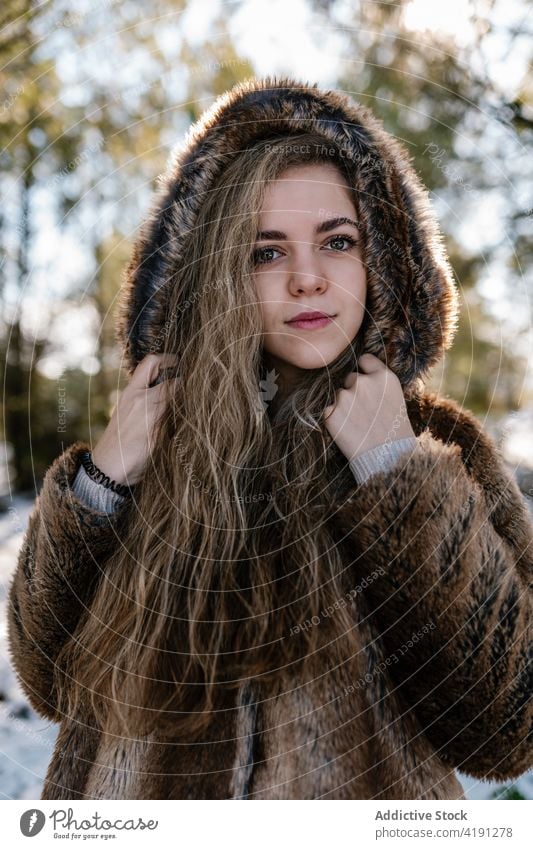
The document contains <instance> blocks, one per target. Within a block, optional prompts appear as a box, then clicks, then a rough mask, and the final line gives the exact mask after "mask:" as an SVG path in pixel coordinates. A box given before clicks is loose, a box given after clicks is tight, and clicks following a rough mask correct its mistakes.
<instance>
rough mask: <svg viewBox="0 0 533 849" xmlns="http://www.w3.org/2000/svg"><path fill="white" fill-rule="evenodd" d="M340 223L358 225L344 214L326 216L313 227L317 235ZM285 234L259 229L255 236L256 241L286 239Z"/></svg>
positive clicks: (332, 228)
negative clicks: (331, 216) (325, 218)
mask: <svg viewBox="0 0 533 849" xmlns="http://www.w3.org/2000/svg"><path fill="white" fill-rule="evenodd" d="M342 224H351V225H352V226H353V227H357V228H358V227H359V224H358V223H357V221H354V220H353V218H347V217H346V216H344V215H343V216H340V217H339V218H328V220H327V221H321V222H320V224H317V226H316V227H315V233H316V234H317V235H318V234H319V233H326V232H327V231H328V230H334V229H335V228H336V227H340V226H341V225H342ZM286 238H287V234H286V233H283V232H282V231H281V230H260V231H259V233H258V234H257V236H256V241H259V240H263V239H286Z"/></svg>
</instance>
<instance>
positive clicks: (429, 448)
mask: <svg viewBox="0 0 533 849" xmlns="http://www.w3.org/2000/svg"><path fill="white" fill-rule="evenodd" d="M305 128H311V129H314V130H316V129H319V130H321V131H322V132H323V134H324V136H325V137H326V139H327V138H332V139H333V138H335V139H336V140H337V141H339V140H340V141H342V143H343V144H344V146H345V148H346V149H347V150H349V151H351V154H352V161H353V165H354V183H355V184H356V185H357V187H358V190H359V192H360V197H361V198H362V204H361V210H360V214H361V216H362V218H363V221H364V224H365V232H366V234H367V236H366V239H367V241H366V256H367V259H368V277H367V283H368V287H369V295H370V296H371V298H372V305H373V309H374V315H375V319H376V325H375V327H371V328H370V329H369V331H368V340H367V341H368V344H367V345H366V350H368V351H370V352H372V353H374V352H375V353H378V352H379V353H380V355H381V356H382V355H383V352H382V345H383V341H384V342H385V346H386V352H387V364H388V365H389V367H390V368H391V369H392V370H394V371H395V373H396V374H398V376H399V377H400V380H401V382H402V385H403V387H404V389H405V395H406V400H407V410H408V414H409V418H410V421H411V424H412V426H413V429H414V431H415V434H416V435H417V436H418V445H417V448H416V450H415V453H414V454H413V455H412V456H411V457H408V458H407V457H404V458H403V459H401V460H400V461H398V462H397V463H396V465H395V466H394V468H393V469H390V470H389V471H386V472H380V473H378V474H375V475H374V476H372V477H371V478H370V479H369V480H367V481H366V482H365V483H364V484H362V485H358V484H356V482H355V480H354V483H353V488H352V490H351V492H350V494H349V496H348V498H347V499H346V500H343V501H342V502H341V503H339V505H338V509H337V510H336V511H334V512H333V515H332V517H331V518H330V519H329V520H328V521H329V522H330V523H331V528H332V531H333V533H334V534H335V538H336V540H337V542H338V545H339V546H340V547H341V550H342V552H343V553H344V556H345V558H346V566H347V569H349V570H350V574H351V575H352V576H353V592H350V593H349V594H348V595H347V597H346V598H345V599H339V604H349V605H351V607H352V609H353V614H354V624H355V625H356V626H357V633H358V635H359V637H360V651H359V652H358V653H357V655H356V656H354V657H353V658H352V663H351V664H344V665H343V666H342V668H339V667H335V666H334V665H332V666H331V668H328V665H327V663H326V662H325V661H324V659H323V653H321V666H320V668H317V670H316V675H314V676H313V677H312V680H311V681H310V682H309V683H306V684H305V685H302V684H299V682H297V681H295V683H294V688H293V689H292V690H291V691H290V692H277V690H276V688H275V686H273V685H270V686H269V687H268V688H266V687H265V686H264V685H262V686H261V687H260V686H259V685H256V684H253V685H249V684H247V685H245V686H244V685H243V686H242V687H241V689H240V691H239V692H238V695H237V698H236V700H235V701H233V703H228V704H226V703H221V704H220V705H219V707H220V708H225V710H219V711H217V712H216V713H215V714H214V716H215V720H214V721H213V723H212V725H211V726H210V728H209V732H208V734H207V735H206V738H205V740H204V741H203V742H202V744H201V745H190V744H188V743H187V741H183V740H175V739H167V740H165V741H161V740H152V739H150V738H135V737H134V738H131V737H129V736H125V737H123V738H122V739H118V740H117V739H114V738H111V739H109V738H106V737H104V735H101V734H100V733H99V732H98V731H96V730H95V729H94V723H93V722H92V720H91V716H90V715H87V716H75V717H69V716H62V715H60V714H59V713H58V711H57V706H56V705H57V703H56V694H55V693H54V690H53V688H52V669H53V666H54V662H55V659H56V657H57V655H58V652H59V649H60V648H61V646H62V645H63V644H64V642H65V641H66V640H67V639H68V638H69V637H70V636H71V635H72V634H73V633H74V632H75V629H76V625H77V622H78V620H79V618H80V615H81V613H82V611H83V610H84V608H85V607H86V606H88V605H90V603H91V597H92V594H93V592H94V589H95V586H96V582H97V581H98V579H99V576H100V575H101V574H102V570H103V569H104V567H105V560H106V557H107V556H108V555H109V552H110V551H111V550H112V549H113V548H114V546H117V545H119V544H120V536H121V522H122V521H123V518H124V514H123V513H121V512H119V513H116V514H113V515H106V514H103V513H98V512H96V511H94V510H91V509H90V508H89V507H87V506H85V505H84V504H83V503H81V501H79V500H78V499H77V498H76V496H75V495H74V494H73V492H72V490H71V489H70V488H69V483H71V482H72V480H73V478H74V476H75V474H76V471H77V469H78V467H79V462H80V461H79V455H80V452H81V451H82V450H83V449H84V448H87V447H89V446H88V444H86V443H82V442H77V443H74V444H73V445H71V446H69V447H68V448H67V450H66V451H65V452H64V453H63V454H62V455H61V456H60V457H58V458H57V459H56V460H55V461H54V462H53V463H52V465H51V467H50V468H49V470H48V471H47V474H46V476H45V479H44V482H43V486H42V490H41V492H40V494H39V497H38V499H37V502H36V505H35V509H34V511H33V513H32V516H31V518H30V523H29V528H28V531H27V533H26V536H25V539H24V544H23V547H22V550H21V552H20V557H19V562H18V568H17V570H16V574H15V576H14V579H13V582H12V585H11V588H10V607H9V641H10V651H11V655H12V659H13V663H14V665H15V668H16V670H17V673H18V676H19V678H20V682H21V685H22V687H23V688H24V690H25V692H26V693H27V696H28V698H29V700H30V702H31V704H32V705H33V707H34V708H35V709H36V710H37V711H38V712H39V713H40V714H42V715H43V716H45V717H48V718H49V719H50V720H52V721H53V722H58V723H60V729H59V734H58V738H57V743H56V747H55V751H54V754H53V757H52V760H51V763H50V766H49V769H48V773H47V776H46V782H45V787H44V790H43V794H42V798H43V799H78V798H91V799H92V798H94V799H96V798H114V799H119V798H128V799H150V798H153V799H169V798H176V799H178V798H180V799H211V798H213V799H215V798H216V799H221V798H248V799H261V798H262V799H278V798H279V799H318V798H330V799H456V798H463V794H462V789H461V785H460V784H459V781H458V779H457V777H456V775H455V769H456V768H457V769H461V770H462V771H464V772H466V773H468V774H471V775H473V776H476V777H486V778H494V779H507V778H514V777H516V776H518V775H520V774H521V773H522V772H524V771H525V770H527V769H529V768H530V767H532V766H533V750H532V715H533V709H532V702H531V691H532V667H531V623H532V611H533V599H532V592H531V581H532V576H533V527H532V523H531V520H530V517H529V514H528V511H527V508H526V505H525V503H524V500H523V498H522V496H521V494H520V492H519V490H518V488H517V486H516V484H515V482H514V480H513V479H512V478H511V476H510V475H509V473H508V472H507V471H506V469H505V467H504V464H503V462H502V459H501V457H500V455H499V452H498V450H497V448H496V446H495V445H494V443H493V442H492V441H491V439H490V438H489V437H488V436H487V435H486V434H485V433H484V432H483V429H482V428H481V426H480V424H479V422H478V421H477V420H476V418H475V417H474V416H473V415H472V414H471V413H469V412H468V411H463V410H461V409H460V407H459V406H458V404H456V403H455V402H454V401H452V400H449V399H444V398H441V397H438V396H437V395H436V394H432V393H428V392H426V391H425V390H424V388H423V383H422V380H421V377H422V375H424V374H425V372H426V371H427V370H428V369H429V368H430V366H431V365H433V364H434V363H435V362H436V361H437V360H438V358H439V357H440V356H441V355H442V352H443V350H444V349H445V348H446V347H447V346H448V345H449V344H450V342H451V338H452V335H453V327H454V320H455V315H456V309H457V296H456V292H455V288H454V284H453V281H452V277H451V274H450V270H449V267H448V265H447V262H446V260H445V259H444V258H443V255H442V252H441V249H440V244H439V239H440V237H439V235H438V230H437V227H436V224H435V222H434V220H433V217H432V214H431V211H430V209H429V206H428V205H427V199H426V196H425V193H424V192H423V190H422V188H421V187H420V185H419V183H418V181H417V178H416V175H415V174H414V171H413V170H412V169H411V167H410V165H409V163H408V161H407V159H406V157H405V155H404V153H403V152H402V150H401V148H400V147H399V146H398V145H397V144H396V142H395V141H394V139H392V138H391V137H390V136H388V135H387V134H386V133H385V131H384V130H383V129H382V127H381V125H380V124H379V122H378V121H377V120H376V119H375V118H374V117H373V116H372V115H371V114H370V113H369V112H368V111H367V110H365V109H364V108H363V107H361V106H359V105H357V104H354V103H353V102H352V101H349V100H348V99H346V98H344V97H341V96H340V95H338V94H336V93H334V92H321V91H320V90H318V89H316V88H314V87H312V88H311V87H308V86H303V85H301V84H299V83H296V82H294V81H292V80H281V81H280V80H275V79H274V80H273V81H272V80H269V79H266V80H262V81H249V82H247V83H246V84H244V85H241V86H238V87H236V89H234V90H232V91H231V92H229V93H228V94H227V95H225V96H224V97H223V98H221V99H220V100H219V101H218V102H217V103H216V104H215V106H214V107H213V109H212V111H211V113H210V114H208V115H206V116H204V118H203V119H202V121H201V122H199V124H198V125H197V126H196V127H195V128H194V129H193V130H192V131H191V135H190V137H189V139H188V142H187V144H186V145H185V146H184V147H183V149H182V151H181V153H180V154H179V156H178V157H177V158H176V160H175V161H174V163H173V165H172V166H171V168H170V170H169V174H168V176H167V181H166V184H165V186H164V188H163V191H162V193H161V196H160V198H159V200H158V201H157V203H156V204H155V206H154V209H153V211H152V214H151V218H150V220H149V222H148V223H147V225H146V226H145V228H144V230H143V233H142V234H141V236H140V238H139V239H138V242H137V245H136V248H135V252H134V258H133V260H132V263H131V265H130V268H129V271H128V277H127V280H126V283H125V285H124V288H123V296H122V305H121V314H120V318H119V330H118V333H119V338H120V340H121V341H122V343H123V346H124V351H125V354H126V358H127V363H128V368H129V369H130V371H132V370H133V368H134V367H135V365H136V363H137V362H138V361H139V360H140V359H141V358H142V357H143V356H144V354H145V353H147V352H148V351H149V350H157V349H158V347H157V346H158V340H159V339H160V336H161V328H162V326H163V323H164V315H165V281H166V280H168V279H170V277H171V275H172V272H173V269H175V267H176V265H177V263H179V247H180V235H181V234H182V233H183V232H184V230H186V229H189V228H190V226H191V224H192V222H193V220H194V214H195V205H196V204H198V203H200V202H201V191H200V190H201V189H202V187H203V188H204V190H205V187H206V185H208V184H209V182H210V181H211V180H212V179H213V177H214V176H215V175H216V173H217V169H219V168H220V167H222V166H223V162H224V157H225V156H227V155H228V154H229V153H230V152H231V151H232V150H238V149H241V148H242V147H243V145H244V143H245V142H246V140H248V139H251V138H253V137H256V136H257V135H258V134H259V133H265V134H272V132H274V131H275V132H278V133H280V134H282V133H284V132H287V131H289V132H290V131H291V130H295V129H298V130H299V129H305ZM379 163H381V164H382V165H386V167H377V166H378V165H379ZM383 232H386V233H387V234H390V236H391V237H392V239H393V241H392V242H390V243H389V244H388V246H387V243H386V240H383V239H381V238H380V235H379V234H380V233H381V234H383ZM387 238H388V237H387ZM324 615H334V612H332V611H330V612H328V611H324ZM302 627H312V623H307V624H305V623H303V624H302ZM68 674H69V671H68V669H65V670H62V675H63V676H64V686H68Z"/></svg>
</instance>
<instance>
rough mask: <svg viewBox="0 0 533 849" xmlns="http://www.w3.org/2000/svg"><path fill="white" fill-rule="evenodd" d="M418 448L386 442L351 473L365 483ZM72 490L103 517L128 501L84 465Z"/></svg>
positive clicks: (353, 463)
mask: <svg viewBox="0 0 533 849" xmlns="http://www.w3.org/2000/svg"><path fill="white" fill-rule="evenodd" d="M415 445H416V437H414V436H407V437H405V438H404V439H397V440H395V441H394V442H385V443H383V444H382V445H378V446H377V447H376V448H371V449H370V451H365V452H364V454H360V455H359V456H358V457H355V458H354V459H353V460H350V462H349V466H350V469H351V470H352V472H353V475H354V477H355V479H356V481H357V482H358V483H364V482H365V481H366V480H367V479H368V478H369V477H370V476H371V475H373V474H375V473H376V472H382V471H386V470H387V469H390V468H392V466H394V464H395V463H396V461H397V460H398V459H399V457H400V456H401V455H402V454H403V453H404V452H405V451H410V450H412V449H413V448H414V447H415ZM72 490H73V492H74V493H75V495H77V497H78V498H79V499H80V501H83V502H84V503H85V504H87V505H88V506H89V507H92V508H93V509H94V510H99V511H100V512H102V513H114V512H115V511H116V510H118V509H120V507H121V506H122V505H123V504H124V502H125V501H127V500H128V499H127V496H124V495H119V494H118V493H116V492H113V491H112V490H111V489H108V488H107V487H105V486H104V485H103V484H101V483H97V482H96V481H93V480H92V478H90V477H89V475H88V474H87V472H86V471H85V469H84V467H83V466H81V465H80V468H79V469H78V472H77V474H76V477H75V478H74V480H73V482H72Z"/></svg>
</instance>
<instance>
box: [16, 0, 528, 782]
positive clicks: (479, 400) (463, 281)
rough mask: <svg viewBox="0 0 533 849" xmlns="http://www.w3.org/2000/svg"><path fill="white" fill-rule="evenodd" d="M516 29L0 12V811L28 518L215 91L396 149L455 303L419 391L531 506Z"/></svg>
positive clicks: (416, 10)
mask: <svg viewBox="0 0 533 849" xmlns="http://www.w3.org/2000/svg"><path fill="white" fill-rule="evenodd" d="M531 14H532V7H531V4H529V3H527V2H526V0H479V2H468V0H447V1H446V3H443V4H439V3H436V2H435V3H434V2H432V0H394V2H357V0H292V2H288V0H268V2H264V0H236V2H231V0H230V2H222V0H208V2H207V0H182V1H181V2H180V0H152V2H150V3H145V2H144V3H143V2H141V0H68V2H67V0H44V2H42V1H41V2H36V0H3V2H2V4H1V6H0V83H1V85H0V175H1V186H0V192H1V202H0V348H1V353H2V357H1V363H2V375H1V377H2V400H3V416H2V425H1V427H2V432H1V433H0V447H1V448H2V451H1V452H0V512H2V508H3V511H4V515H3V516H0V752H1V753H2V757H1V758H0V798H17V799H20V798H25V799H38V798H39V795H40V791H41V787H42V779H43V775H44V772H45V770H46V766H47V763H48V761H49V758H50V755H51V751H52V747H53V744H54V738H55V735H56V733H57V728H54V727H46V722H45V721H44V720H43V719H42V718H41V717H38V716H37V715H36V714H35V713H34V712H33V710H32V709H31V708H30V706H29V705H28V703H27V701H26V698H25V696H24V694H23V693H22V692H21V690H20V687H19V685H18V683H17V681H16V679H15V677H14V673H13V669H12V668H11V667H10V664H9V660H8V652H7V645H6V627H5V613H6V604H7V596H6V591H7V585H8V581H9V580H10V577H11V575H12V573H13V569H14V566H15V564H16V559H17V555H18V552H19V550H20V546H21V543H22V536H23V533H24V530H25V527H26V525H27V521H28V516H29V513H30V510H31V508H32V505H33V501H34V499H35V495H36V493H37V491H38V490H39V489H40V485H41V482H42V477H43V475H44V473H45V471H46V469H47V468H48V466H49V465H50V463H51V462H52V460H53V459H54V458H55V457H57V456H58V455H59V454H60V453H61V452H62V450H63V449H64V448H65V447H66V446H67V445H69V444H71V443H72V442H74V441H76V440H78V439H83V440H87V441H89V442H93V443H94V442H96V441H97V440H98V438H99V436H100V433H101V431H102V430H103V428H104V427H105V426H106V424H107V422H108V420H109V417H110V415H111V412H112V409H113V407H114V405H115V402H116V398H117V392H120V391H121V389H122V388H123V386H124V381H125V375H124V374H123V373H122V371H121V363H120V354H119V351H118V347H117V345H116V340H115V333H114V315H115V307H116V297H117V293H118V290H119V287H120V284H121V280H122V274H123V271H124V267H125V264H126V262H127V260H128V258H129V254H130V249H131V243H132V239H133V237H134V236H135V234H136V231H137V228H138V227H139V224H140V222H141V220H142V219H143V217H144V215H145V213H146V212H147V209H148V207H149V204H150V200H151V196H152V193H153V191H154V189H155V188H156V186H157V181H158V175H159V174H161V173H162V172H163V171H164V169H165V166H166V163H167V159H168V157H169V155H170V152H171V150H172V148H173V147H174V145H175V144H176V143H177V142H179V141H180V140H181V139H182V138H183V136H184V134H185V133H186V131H187V128H188V127H189V125H190V123H191V122H192V121H194V120H196V119H197V118H198V117H199V116H200V114H201V113H202V112H203V111H204V109H206V108H207V107H208V106H210V104H211V103H212V102H213V100H214V99H215V98H216V97H217V96H218V95H219V94H221V93H222V92H224V91H226V90H227V89H228V88H230V87H231V86H232V85H234V84H235V83H236V82H238V81H240V80H244V79H247V78H248V77H250V76H253V75H257V76H260V75H264V74H273V73H276V74H290V75H294V76H296V77H297V78H299V79H302V80H304V81H307V82H309V83H315V82H316V83H318V84H319V85H320V86H321V87H324V88H333V89H337V90H343V91H345V92H347V93H349V94H350V95H351V96H352V97H353V98H354V99H355V100H358V101H360V102H361V103H364V104H366V105H367V106H369V107H370V108H371V109H372V110H373V111H374V112H375V113H376V115H377V116H378V117H380V118H381V119H382V120H383V122H384V124H385V127H386V128H387V130H389V132H391V133H392V134H394V135H395V136H396V137H397V138H398V139H400V140H401V141H402V142H403V143H404V144H405V145H406V147H407V148H408V150H409V153H410V154H411V156H412V159H413V164H414V166H415V168H416V170H417V171H418V173H419V174H420V176H421V177H422V179H423V181H424V182H425V184H426V185H427V187H428V188H429V190H430V197H431V199H432V201H433V204H434V206H435V209H436V212H437V214H438V217H439V220H440V222H441V227H442V231H443V233H444V237H445V241H446V245H447V248H448V252H449V255H450V259H451V262H452V266H453V268H454V272H455V275H456V278H457V282H458V286H459V290H460V293H461V307H462V309H461V320H460V326H459V329H458V332H457V335H456V338H455V343H454V345H453V347H452V349H451V351H449V352H448V354H447V355H446V357H445V359H444V361H443V362H442V365H440V366H439V367H438V368H437V369H435V371H434V373H433V375H432V377H431V381H430V387H431V388H434V389H435V390H437V391H439V392H440V393H441V394H444V395H449V396H451V397H453V398H455V399H456V400H457V401H459V403H460V404H462V405H463V407H466V408H468V409H470V410H472V411H473V412H474V413H475V414H476V415H477V416H478V417H479V418H480V420H481V421H482V423H483V425H484V427H485V428H486V429H487V430H488V431H489V432H490V433H491V435H493V436H494V437H495V438H496V439H497V442H498V444H499V445H500V446H501V447H502V450H503V454H504V458H505V459H506V461H507V462H508V464H509V466H510V468H512V470H513V473H514V474H515V475H516V477H517V480H518V483H519V485H520V486H521V488H522V491H523V492H524V495H525V496H526V497H528V498H530V497H532V496H533V376H532V373H531V368H530V364H531V349H532V345H531V338H532V335H531V325H532V305H531V303H532V298H531V295H532V291H533V274H532V263H531V260H532V258H533V238H532V229H531V223H532V220H533V160H532V157H531V141H532V135H533V73H532V69H531V54H532V44H533V41H532V28H533V24H532V21H531ZM528 154H529V155H528ZM529 503H530V504H533V501H531V500H530V501H529ZM462 780H463V784H464V787H465V790H466V792H467V797H468V798H487V797H489V796H490V795H492V796H494V797H496V798H514V799H523V798H533V772H531V773H528V774H527V775H525V776H523V777H521V778H520V779H519V780H517V781H516V782H514V783H513V784H512V785H510V786H506V785H494V784H492V783H490V782H484V781H482V780H479V781H478V780H476V779H473V778H466V777H464V776H463V777H462Z"/></svg>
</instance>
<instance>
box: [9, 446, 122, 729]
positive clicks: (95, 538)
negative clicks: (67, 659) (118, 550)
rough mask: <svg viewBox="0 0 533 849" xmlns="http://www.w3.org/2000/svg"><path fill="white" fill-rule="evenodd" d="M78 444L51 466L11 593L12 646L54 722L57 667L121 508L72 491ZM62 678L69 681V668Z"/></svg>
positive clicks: (21, 672) (40, 707)
mask: <svg viewBox="0 0 533 849" xmlns="http://www.w3.org/2000/svg"><path fill="white" fill-rule="evenodd" d="M87 448H89V446H88V445H87V444H86V443H84V442H76V443H73V444H72V445H71V446H69V447H68V448H67V449H66V450H65V451H64V452H63V453H62V454H61V455H60V456H59V457H57V458H56V459H55V460H54V462H53V463H52V465H51V466H50V468H49V469H48V470H47V472H46V474H45V476H44V479H43V484H42V488H41V491H40V493H39V495H38V496H37V499H36V502H35V505H34V508H33V511H32V513H31V515H30V519H29V523H28V527H27V530H26V533H25V536H24V539H23V544H22V547H21V550H20V552H19V556H18V562H17V567H16V569H15V574H14V576H13V579H12V581H11V584H10V587H9V594H8V614H7V615H8V644H9V651H10V655H11V660H12V663H13V666H14V669H15V672H16V673H17V677H18V679H19V681H20V685H21V687H22V689H23V691H24V692H25V694H26V696H27V697H28V700H29V702H30V704H31V705H32V707H33V708H34V709H35V710H36V711H37V712H38V713H40V714H41V715H43V716H45V717H46V718H48V719H52V720H53V721H54V722H59V721H60V720H61V716H60V715H59V714H58V710H57V699H56V693H55V691H54V682H53V671H54V666H55V660H56V658H57V656H58V654H59V651H60V649H61V648H62V647H63V645H64V644H65V642H66V641H67V640H68V639H69V637H70V636H71V635H72V634H73V632H74V630H75V628H76V625H77V623H78V621H79V619H80V617H81V615H82V614H83V612H84V610H85V609H86V607H87V606H88V604H89V603H90V601H91V598H92V595H93V592H94V589H95V587H96V584H97V581H98V579H99V576H100V575H101V570H102V565H103V563H104V562H105V559H106V558H107V557H108V556H109V554H110V552H111V550H112V549H113V548H114V547H116V546H118V545H119V544H120V529H121V520H122V519H123V517H124V515H125V511H124V510H119V511H117V512H115V513H113V514H109V513H105V512H99V511H97V510H94V509H92V508H91V507H90V506H88V505H87V504H85V503H84V502H83V501H81V500H80V499H79V498H78V497H77V496H76V495H75V494H74V492H73V490H72V489H71V486H70V484H71V483H72V481H73V479H74V477H75V475H76V472H77V470H78V469H79V466H80V462H81V460H80V455H81V452H82V451H84V450H86V449H87ZM61 680H63V681H65V683H66V682H67V680H68V675H67V674H66V672H65V671H64V670H62V672H61Z"/></svg>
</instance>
